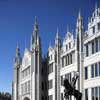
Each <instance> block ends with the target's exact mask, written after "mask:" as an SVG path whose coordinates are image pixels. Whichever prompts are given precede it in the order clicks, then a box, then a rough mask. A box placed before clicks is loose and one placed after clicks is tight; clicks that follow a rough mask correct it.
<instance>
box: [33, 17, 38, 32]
mask: <svg viewBox="0 0 100 100" xmlns="http://www.w3.org/2000/svg"><path fill="white" fill-rule="evenodd" d="M34 30H35V31H36V30H38V22H37V17H36V16H35V24H34Z"/></svg>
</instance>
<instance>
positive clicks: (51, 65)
mask: <svg viewBox="0 0 100 100" xmlns="http://www.w3.org/2000/svg"><path fill="white" fill-rule="evenodd" d="M52 72H53V63H51V64H50V65H49V74H50V73H52Z"/></svg>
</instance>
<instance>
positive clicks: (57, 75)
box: [55, 28, 61, 100]
mask: <svg viewBox="0 0 100 100" xmlns="http://www.w3.org/2000/svg"><path fill="white" fill-rule="evenodd" d="M60 49H61V41H60V37H59V32H58V28H57V33H56V39H55V63H56V64H55V69H56V70H55V81H56V85H55V100H60Z"/></svg>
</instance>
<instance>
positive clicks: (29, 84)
mask: <svg viewBox="0 0 100 100" xmlns="http://www.w3.org/2000/svg"><path fill="white" fill-rule="evenodd" d="M28 92H30V81H28Z"/></svg>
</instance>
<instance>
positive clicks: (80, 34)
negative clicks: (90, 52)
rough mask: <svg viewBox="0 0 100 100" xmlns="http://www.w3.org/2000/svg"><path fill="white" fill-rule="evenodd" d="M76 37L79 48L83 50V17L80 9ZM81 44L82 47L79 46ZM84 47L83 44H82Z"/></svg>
mask: <svg viewBox="0 0 100 100" xmlns="http://www.w3.org/2000/svg"><path fill="white" fill-rule="evenodd" d="M76 39H77V50H78V51H79V50H81V46H82V45H79V43H83V18H82V16H81V12H80V11H79V14H78V19H77V25H76ZM79 46H80V48H79ZM82 49H83V46H82Z"/></svg>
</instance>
